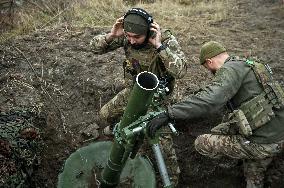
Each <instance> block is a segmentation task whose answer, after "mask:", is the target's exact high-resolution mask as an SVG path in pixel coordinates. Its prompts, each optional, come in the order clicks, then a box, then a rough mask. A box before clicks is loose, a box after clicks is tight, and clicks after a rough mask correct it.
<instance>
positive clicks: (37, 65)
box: [0, 0, 284, 187]
mask: <svg viewBox="0 0 284 188" xmlns="http://www.w3.org/2000/svg"><path fill="white" fill-rule="evenodd" d="M230 2H231V1H230ZM283 7H284V5H283V2H282V1H273V0H271V1H268V0H240V1H237V2H235V1H232V6H230V7H229V8H230V10H229V11H228V15H227V16H226V17H224V18H223V19H218V20H217V21H216V19H212V20H210V19H208V17H206V15H192V16H190V17H189V18H188V24H189V27H188V30H186V31H183V32H182V33H179V31H175V34H176V36H177V38H178V40H179V41H180V42H181V46H182V47H183V49H184V52H185V53H186V55H187V57H188V59H189V69H188V73H187V75H186V77H185V78H184V79H183V80H181V81H180V83H179V84H180V85H181V87H180V93H181V94H182V95H183V96H186V95H188V94H190V93H191V92H193V91H194V90H196V89H198V87H199V86H203V85H205V84H206V83H207V82H208V81H209V79H210V77H211V75H209V74H208V72H206V71H205V69H204V68H202V67H200V66H199V64H198V51H199V48H200V46H201V45H202V43H204V42H206V41H208V40H218V41H221V42H223V43H224V44H225V45H226V46H227V48H228V51H229V52H231V53H233V54H237V55H251V56H257V57H261V58H262V59H263V60H265V61H267V62H269V63H270V65H271V67H272V68H273V70H274V76H275V78H276V79H277V80H278V81H279V82H280V83H281V84H282V85H284V64H283V63H284V58H283V54H284V8H283ZM109 29H110V28H75V27H72V26H71V25H68V24H67V25H63V26H60V27H57V28H46V29H42V30H37V31H36V32H33V33H31V34H29V35H25V36H20V37H18V38H14V39H12V40H9V41H6V42H5V43H2V44H1V45H0V46H1V48H0V83H1V85H0V104H1V105H0V110H1V111H8V110H9V109H11V108H13V107H18V106H24V107H25V106H33V107H36V108H37V109H38V110H39V111H40V112H41V118H44V119H45V123H41V124H38V125H37V126H38V127H39V128H41V129H42V139H43V141H44V150H43V151H42V153H41V154H42V155H41V165H40V166H39V168H38V169H37V171H36V172H35V175H34V177H33V179H32V184H31V187H56V182H57V175H58V173H59V172H60V170H61V167H62V165H63V162H64V160H65V159H66V158H67V157H68V156H69V155H70V154H71V153H72V152H73V151H75V150H76V149H77V148H79V147H82V146H84V145H86V144H88V143H90V142H91V141H92V139H91V140H90V138H92V137H88V136H84V135H82V134H81V132H80V131H81V130H83V129H85V128H87V127H90V126H92V125H94V123H98V125H99V126H100V129H99V130H100V131H101V129H102V128H103V127H104V126H106V125H107V124H108V123H107V122H100V120H99V119H98V116H97V113H98V111H99V109H100V107H101V106H102V105H103V104H105V103H106V102H107V101H108V100H109V99H111V98H112V97H113V96H114V95H115V94H116V93H118V92H119V91H120V90H121V89H122V88H123V86H122V79H123V74H122V72H123V70H122V66H121V62H122V61H123V58H124V55H123V49H118V50H116V51H114V52H110V53H107V54H104V55H94V54H93V52H92V51H91V49H90V47H89V46H88V44H89V41H90V40H91V38H92V37H93V36H94V35H96V34H98V33H101V32H102V31H108V30H109ZM219 120H220V118H216V117H214V121H212V119H209V117H204V119H201V120H196V121H193V122H187V125H189V126H184V125H183V124H182V123H179V124H178V125H177V126H178V127H180V130H182V131H183V134H181V135H180V136H179V137H176V138H175V145H176V149H177V154H178V157H179V163H180V167H181V171H182V174H181V177H180V184H179V187H244V186H245V184H244V177H243V173H242V162H241V161H237V160H229V159H227V158H222V159H219V160H212V159H209V158H206V157H203V156H201V155H199V154H198V153H196V151H195V150H194V148H193V141H194V139H195V138H196V136H197V135H199V134H202V133H207V132H208V131H209V130H210V128H211V127H213V126H214V125H216V124H217V123H218V122H219ZM98 139H101V140H103V139H105V138H104V137H102V136H100V137H99V138H98ZM267 177H268V178H267V179H266V186H267V187H284V156H283V154H282V155H280V156H278V157H276V160H275V161H274V162H273V164H272V165H271V167H270V168H269V170H268V172H267Z"/></svg>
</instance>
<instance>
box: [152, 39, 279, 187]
mask: <svg viewBox="0 0 284 188" xmlns="http://www.w3.org/2000/svg"><path fill="white" fill-rule="evenodd" d="M200 63H201V65H203V66H204V67H205V68H207V69H208V70H209V71H211V72H212V73H213V74H214V77H213V79H212V82H211V83H210V84H208V85H207V86H206V87H205V88H203V89H202V90H200V91H199V92H198V93H196V94H195V95H192V96H190V97H189V98H187V99H185V100H184V101H182V102H179V103H176V104H174V105H172V106H169V107H168V109H167V111H166V112H164V113H161V114H159V115H158V116H156V117H155V118H154V119H152V120H151V121H150V122H149V124H148V134H149V135H150V136H152V137H153V136H154V135H155V133H156V131H157V130H158V129H160V128H161V127H162V126H165V125H167V124H168V122H171V121H175V120H177V121H178V120H179V121H183V122H187V121H188V126H192V124H190V122H191V120H193V119H198V118H204V117H206V116H208V114H214V113H215V114H216V112H218V111H220V109H222V108H223V107H227V108H228V113H227V115H226V116H227V117H226V118H223V119H224V121H223V122H222V123H220V124H219V125H217V126H216V127H214V128H213V129H211V131H210V133H208V134H203V135H200V136H198V137H197V139H196V140H195V143H194V144H195V149H196V150H197V151H198V152H199V153H200V154H202V155H205V156H208V157H211V158H220V157H222V156H228V157H231V158H234V159H242V160H243V163H244V165H243V167H244V175H245V178H246V183H247V186H246V187H247V188H263V186H264V175H265V171H266V169H267V167H268V165H269V164H270V163H271V161H272V157H273V156H275V155H277V154H279V153H281V152H282V151H283V148H284V147H283V146H284V126H283V122H284V90H283V88H282V87H281V86H280V84H279V83H278V82H277V81H275V80H274V79H273V77H272V71H271V69H270V67H269V65H267V64H262V63H259V62H256V61H251V60H248V59H239V58H236V57H232V56H229V54H228V53H227V51H226V49H225V48H224V47H223V45H222V44H220V43H218V42H215V41H210V42H207V43H205V44H204V45H203V46H202V47H201V50H200ZM209 186H210V185H209Z"/></svg>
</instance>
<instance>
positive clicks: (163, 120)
mask: <svg viewBox="0 0 284 188" xmlns="http://www.w3.org/2000/svg"><path fill="white" fill-rule="evenodd" d="M169 121H170V117H169V116H168V114H167V113H166V112H162V113H160V114H159V115H157V116H156V117H154V118H153V119H152V120H151V121H150V122H149V123H148V135H149V136H150V137H151V138H153V137H155V134H156V132H157V130H159V129H160V128H161V127H163V126H166V125H167V124H168V123H169Z"/></svg>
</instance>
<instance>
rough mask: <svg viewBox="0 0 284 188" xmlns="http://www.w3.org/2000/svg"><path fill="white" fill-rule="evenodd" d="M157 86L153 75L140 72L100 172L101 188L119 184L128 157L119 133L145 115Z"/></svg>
mask: <svg viewBox="0 0 284 188" xmlns="http://www.w3.org/2000/svg"><path fill="white" fill-rule="evenodd" d="M158 84H159V81H158V78H157V77H156V75H154V74H153V73H150V72H141V73H139V74H138V75H137V77H136V83H135V85H134V87H133V89H132V91H131V94H130V97H129V99H128V103H127V106H126V109H125V111H124V114H123V116H122V119H121V121H120V123H119V125H118V127H117V130H116V131H117V132H116V133H115V140H114V143H113V146H112V148H111V153H110V156H109V159H108V162H107V165H106V167H105V169H104V170H103V172H102V182H101V183H102V184H101V187H102V188H104V187H108V188H109V187H116V185H117V184H118V183H119V178H120V174H121V171H122V169H123V167H124V165H125V162H126V160H127V158H128V156H129V153H128V152H126V151H125V148H124V146H123V143H121V142H120V139H119V137H120V132H121V130H122V129H123V128H124V127H126V126H128V125H130V124H131V123H132V122H134V121H135V120H137V119H138V118H139V117H140V116H143V115H145V114H146V112H147V110H148V107H149V105H150V103H151V101H152V97H153V95H154V92H155V90H156V88H157V86H158Z"/></svg>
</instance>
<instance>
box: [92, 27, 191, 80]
mask: <svg viewBox="0 0 284 188" xmlns="http://www.w3.org/2000/svg"><path fill="white" fill-rule="evenodd" d="M105 37H106V34H100V35H97V36H95V37H94V38H93V39H92V40H91V42H90V44H91V46H92V48H93V50H94V52H95V53H99V54H102V53H106V52H109V51H112V50H115V49H117V48H119V47H124V50H125V56H126V61H125V65H126V69H127V70H130V71H135V73H136V74H137V73H139V72H142V71H150V72H152V73H154V74H156V75H157V76H158V77H160V78H161V77H164V76H166V75H167V76H168V74H169V75H171V76H172V77H173V78H182V77H183V76H184V75H185V73H186V58H185V56H184V53H183V52H182V51H181V47H180V46H179V44H178V42H177V40H176V38H175V37H174V36H173V35H172V33H171V32H170V31H169V30H165V31H163V32H162V43H163V45H166V46H167V48H166V49H164V50H162V51H161V52H160V53H158V52H157V50H156V49H155V48H154V47H153V46H152V45H150V44H147V45H146V46H145V47H144V48H142V49H139V50H137V49H134V48H132V47H131V45H129V43H128V41H127V39H126V37H124V36H123V37H119V38H116V39H114V40H113V41H111V42H110V43H107V42H106V40H105Z"/></svg>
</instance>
